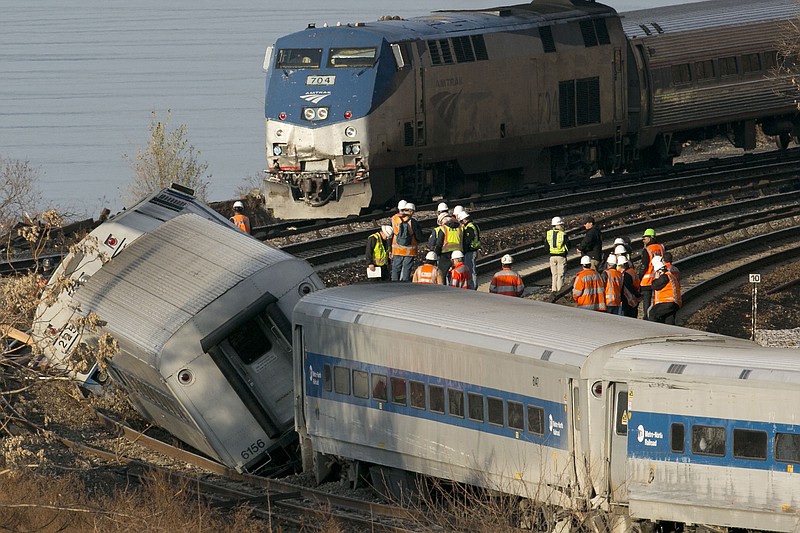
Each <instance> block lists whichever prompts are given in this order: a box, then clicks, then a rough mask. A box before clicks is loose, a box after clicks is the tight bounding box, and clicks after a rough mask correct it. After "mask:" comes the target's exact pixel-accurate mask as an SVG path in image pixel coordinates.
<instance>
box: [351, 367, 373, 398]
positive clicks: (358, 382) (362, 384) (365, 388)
mask: <svg viewBox="0 0 800 533" xmlns="http://www.w3.org/2000/svg"><path fill="white" fill-rule="evenodd" d="M353 396H355V397H356V398H369V374H367V373H366V372H364V371H362V370H353Z"/></svg>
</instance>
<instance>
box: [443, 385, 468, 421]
mask: <svg viewBox="0 0 800 533" xmlns="http://www.w3.org/2000/svg"><path fill="white" fill-rule="evenodd" d="M447 399H448V400H449V406H450V415H451V416H457V417H459V418H464V391H460V390H458V389H451V388H449V387H448V388H447Z"/></svg>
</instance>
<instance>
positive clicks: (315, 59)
mask: <svg viewBox="0 0 800 533" xmlns="http://www.w3.org/2000/svg"><path fill="white" fill-rule="evenodd" d="M799 11H800V10H799V9H798V6H797V5H796V4H795V2H794V1H793V0H766V1H765V2H759V3H758V4H754V3H752V2H749V1H746V0H711V1H708V2H700V3H696V4H686V5H681V6H668V7H664V8H657V9H651V10H643V11H635V12H630V13H623V14H618V13H617V12H616V11H614V10H613V9H612V8H610V7H608V6H605V5H603V4H600V3H597V2H590V1H582V0H551V1H544V2H542V1H534V2H531V3H530V4H519V5H513V6H505V7H495V8H487V9H483V10H472V11H437V12H434V13H432V14H431V15H429V16H424V17H416V18H411V19H408V20H397V19H392V18H391V17H389V18H388V19H387V20H380V21H377V22H369V23H361V22H359V23H353V24H347V25H341V26H339V25H337V26H335V27H319V26H317V25H314V24H310V25H309V27H308V28H307V29H305V30H303V31H300V32H297V33H294V34H291V35H288V36H285V37H282V38H280V39H278V41H277V42H276V43H275V45H274V46H273V47H270V48H269V49H268V51H267V55H266V58H265V62H264V67H265V69H266V71H267V76H266V101H265V117H266V153H267V169H266V171H267V177H266V179H265V182H264V186H265V190H266V197H267V200H266V201H267V207H268V208H271V209H272V210H273V212H274V214H275V215H276V216H278V217H281V218H331V217H340V216H346V215H350V214H357V213H358V212H359V211H361V210H363V209H367V208H370V207H375V206H382V205H385V204H387V203H389V202H393V201H396V200H397V199H399V198H405V199H407V200H418V201H424V200H426V199H430V198H432V197H435V196H438V195H441V196H445V197H454V196H464V195H469V194H472V193H484V192H491V191H496V190H507V189H512V188H515V187H522V186H525V185H530V184H533V183H537V182H544V183H550V182H560V181H565V180H581V179H585V178H588V177H589V176H590V175H592V174H593V173H595V172H596V171H598V170H600V171H603V172H604V173H606V174H608V173H613V172H622V171H625V170H635V169H641V168H649V167H657V166H663V165H667V164H670V163H671V161H672V158H673V157H674V156H675V155H677V154H679V153H680V149H681V146H682V144H683V143H684V142H686V141H688V140H694V139H703V138H707V137H713V136H714V135H717V134H719V133H723V134H727V135H729V136H730V137H731V139H732V141H733V142H734V144H735V145H736V146H740V147H742V148H746V149H750V148H752V147H753V146H754V142H755V131H756V130H755V127H756V125H757V124H761V125H762V127H763V129H764V131H765V132H766V133H767V134H769V135H778V136H780V139H781V142H782V144H783V146H784V147H785V145H786V144H788V142H789V140H790V139H791V138H792V137H795V138H796V137H797V135H798V118H797V117H798V115H797V109H796V107H795V105H794V98H793V97H792V94H793V93H792V85H791V82H790V79H789V77H788V76H774V75H773V72H772V69H773V67H774V66H776V63H777V58H778V45H777V38H778V36H779V35H781V34H782V33H784V32H785V31H786V24H787V21H790V20H792V19H793V18H795V17H796V16H797V15H798V12H799Z"/></svg>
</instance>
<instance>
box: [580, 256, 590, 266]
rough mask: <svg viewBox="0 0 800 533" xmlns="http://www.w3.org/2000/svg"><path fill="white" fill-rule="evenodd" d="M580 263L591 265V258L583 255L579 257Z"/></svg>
mask: <svg viewBox="0 0 800 533" xmlns="http://www.w3.org/2000/svg"><path fill="white" fill-rule="evenodd" d="M581 264H582V265H591V264H592V258H591V257H589V256H588V255H584V256H583V257H581Z"/></svg>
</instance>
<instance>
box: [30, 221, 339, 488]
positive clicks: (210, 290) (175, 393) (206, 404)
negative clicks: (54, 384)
mask: <svg viewBox="0 0 800 533" xmlns="http://www.w3.org/2000/svg"><path fill="white" fill-rule="evenodd" d="M102 227H103V226H101V227H100V228H98V229H101V228H102ZM79 277H80V276H79ZM322 286H323V284H322V282H321V281H320V280H319V278H318V277H317V275H316V274H315V273H314V271H313V269H312V268H311V266H310V265H309V264H308V263H306V262H304V261H302V260H299V259H297V258H295V257H293V256H291V255H289V254H286V253H284V252H281V251H280V250H278V249H275V248H273V247H270V246H268V245H265V244H263V243H261V242H259V241H257V240H255V239H253V238H251V237H250V236H248V235H245V234H243V233H241V232H239V231H238V230H235V229H234V228H233V227H232V226H230V225H229V224H227V221H224V220H223V223H220V221H219V220H215V219H214V217H206V218H204V217H202V216H198V214H195V213H188V214H179V215H178V216H176V217H174V218H171V219H170V220H167V221H162V222H160V223H159V224H158V225H157V226H156V227H154V229H152V230H151V231H148V232H144V233H142V234H141V235H139V236H138V238H136V239H135V241H134V242H132V243H131V244H129V245H127V246H126V247H125V248H124V249H123V250H121V251H120V252H119V253H117V254H116V255H114V256H113V259H111V260H106V261H104V262H103V263H102V265H101V266H99V268H97V269H96V271H95V272H94V273H93V274H92V275H91V276H87V277H84V279H79V280H78V282H77V283H75V284H74V285H73V287H72V288H71V289H69V291H65V297H64V298H59V299H57V300H56V303H55V304H53V306H51V307H53V308H57V307H61V308H62V309H61V310H60V311H61V313H62V314H64V315H66V314H70V315H77V316H86V315H88V314H89V313H94V314H96V315H97V316H98V317H99V319H100V320H101V322H100V327H99V331H97V332H95V333H94V334H84V332H82V331H75V332H73V333H72V334H70V335H67V336H65V334H64V331H68V332H69V328H67V327H65V326H63V325H62V326H61V329H60V333H59V334H58V336H57V337H55V336H52V335H51V336H50V337H49V338H50V343H51V344H55V345H56V347H57V348H58V352H57V353H58V354H59V355H62V354H63V355H65V356H68V355H70V353H71V351H74V350H76V349H77V346H79V345H80V343H82V342H86V343H91V342H92V340H93V338H95V337H96V335H98V334H101V333H109V334H111V335H112V336H113V337H114V338H115V339H116V340H117V341H118V343H119V352H118V353H117V354H116V355H114V356H113V357H112V358H111V359H110V361H109V364H108V372H109V374H110V376H111V378H112V379H113V380H114V381H115V382H116V383H118V384H119V385H120V386H122V387H123V388H124V389H125V390H126V391H127V392H128V394H129V397H130V400H131V402H132V403H133V405H134V406H135V407H136V409H137V410H138V411H139V412H140V413H141V414H142V415H143V416H144V417H146V418H147V419H148V420H150V421H152V422H153V423H154V424H156V425H158V426H160V427H162V428H164V429H165V430H167V431H169V432H170V433H172V434H173V435H175V436H176V437H177V438H179V439H181V440H182V441H184V442H186V443H188V444H190V445H191V446H193V447H194V448H196V449H198V450H200V451H201V452H203V453H205V454H207V455H209V456H211V457H213V458H215V459H217V460H219V461H220V462H222V463H223V464H225V465H227V466H229V467H231V468H235V469H237V470H240V471H250V472H254V471H259V470H261V469H263V468H264V467H265V465H267V464H268V463H273V464H274V463H277V462H281V463H283V462H284V461H283V459H289V458H291V457H292V454H293V451H294V449H295V445H294V443H295V440H296V435H295V433H294V432H293V394H292V391H293V389H292V378H291V372H292V370H291V366H292V352H291V326H290V320H289V318H288V317H289V316H290V313H291V310H292V309H293V308H294V305H295V304H296V303H297V302H298V301H299V300H300V298H302V297H303V296H304V295H306V294H308V293H310V292H312V291H314V290H317V289H319V288H322ZM67 293H68V294H67ZM48 311H49V313H50V315H51V316H59V314H58V310H56V309H50V310H48ZM44 314H45V313H42V315H44ZM43 327H49V328H51V329H52V330H56V327H55V326H54V325H53V324H51V323H49V324H45V325H44V326H43ZM41 329H42V326H40V330H41ZM73 336H74V337H75V338H72V337H73ZM62 341H63V342H62ZM59 343H61V344H59ZM51 352H52V349H51ZM273 459H275V460H274V461H273ZM278 459H280V461H278Z"/></svg>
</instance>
